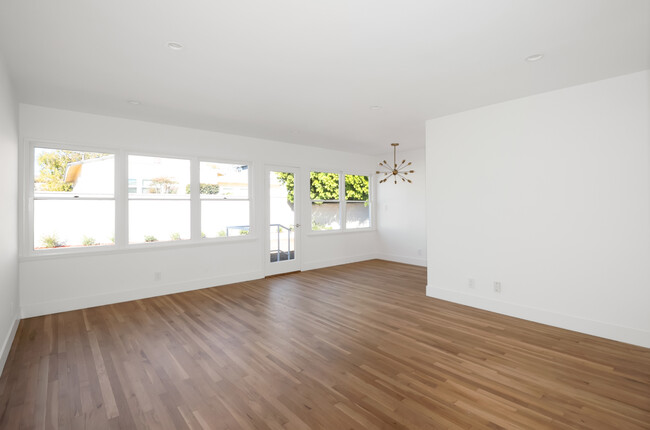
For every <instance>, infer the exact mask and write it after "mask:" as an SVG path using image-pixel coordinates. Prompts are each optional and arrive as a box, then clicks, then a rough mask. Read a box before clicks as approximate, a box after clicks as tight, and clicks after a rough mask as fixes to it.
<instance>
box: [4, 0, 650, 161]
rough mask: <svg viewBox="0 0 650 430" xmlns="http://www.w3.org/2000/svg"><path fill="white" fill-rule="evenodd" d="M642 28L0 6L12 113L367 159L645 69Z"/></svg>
mask: <svg viewBox="0 0 650 430" xmlns="http://www.w3.org/2000/svg"><path fill="white" fill-rule="evenodd" d="M649 27H650V1H648V0H489V1H487V0H428V1H427V0H393V1H386V0H322V1H318V2H317V1H313V0H273V1H269V0H231V1H223V0H222V1H216V0H193V1H180V0H56V1H52V0H0V51H1V52H2V54H3V55H4V57H5V59H6V62H7V63H8V65H9V69H10V72H11V74H12V77H13V80H14V83H15V86H16V90H17V94H18V98H19V100H20V101H21V102H25V103H32V104H37V105H43V106H52V107H58V108H63V109H71V110H79V111H85V112H92V113H98V114H105V115H113V116H120V117H126V118H133V119H141V120H146V121H156V122H162V123H169V124H177V125H183V126H189V127H196V128H204V129H209V130H216V131H223V132H227V133H235V134H242V135H248V136H256V137H263V138H267V139H274V140H282V141H287V142H294V143H299V144H304V145H315V146H323V147H329V148H333V149H343V150H348V151H353V152H360V153H369V154H376V153H383V152H388V151H390V146H389V143H390V142H401V143H402V146H401V148H403V149H410V148H416V147H422V146H424V123H425V120H427V119H431V118H434V117H438V116H441V115H446V114H449V113H454V112H459V111H463V110H467V109H471V108H475V107H478V106H482V105H486V104H491V103H496V102H499V101H504V100H509V99H513V98H517V97H522V96H526V95H530V94H535V93H539V92H544V91H548V90H553V89H557V88H563V87H566V86H570V85H575V84H579V83H584V82H589V81H594V80H598V79H603V78H607V77H611V76H616V75H620V74H625V73H630V72H635V71H639V70H643V69H647V68H650V36H649V32H648V31H649ZM172 41H174V42H179V43H182V44H183V45H184V46H185V49H183V50H181V51H172V50H170V49H169V48H168V47H167V43H168V42H172ZM538 52H543V53H544V54H545V58H544V59H543V60H542V61H539V62H536V63H527V62H526V61H524V58H525V57H527V56H529V55H531V54H535V53H538ZM130 99H137V100H139V101H141V102H142V104H141V105H140V106H134V105H131V104H129V103H127V100H130ZM373 105H379V106H382V109H379V110H372V109H370V106H373Z"/></svg>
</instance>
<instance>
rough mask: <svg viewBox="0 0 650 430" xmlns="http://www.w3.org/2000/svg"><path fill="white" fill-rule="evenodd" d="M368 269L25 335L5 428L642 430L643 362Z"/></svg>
mask: <svg viewBox="0 0 650 430" xmlns="http://www.w3.org/2000/svg"><path fill="white" fill-rule="evenodd" d="M425 283H426V270H425V269H424V268H421V267H415V266H408V265H402V264H397V263H389V262H386V261H380V260H373V261H368V262H363V263H356V264H349V265H345V266H338V267H332V268H326V269H320V270H314V271H309V272H303V273H296V274H291V275H287V276H279V277H273V278H267V279H262V280H258V281H252V282H244V283H240V284H233V285H228V286H222V287H217V288H211V289H205V290H199V291H193V292H188V293H182V294H174V295H169V296H164V297H157V298H152V299H147V300H138V301H134V302H128V303H120V304H115V305H110V306H102V307H97V308H92V309H86V310H82V311H74V312H66V313H61V314H56V315H48V316H44V317H38V318H30V319H25V320H23V321H21V323H20V326H19V329H18V333H17V335H16V339H15V340H14V344H13V346H12V349H11V352H10V356H9V360H8V362H7V365H6V368H5V370H4V373H3V375H2V377H1V378H0V428H2V429H18V428H29V429H32V428H35V429H40V428H64V429H68V428H74V429H81V428H88V429H103V428H124V429H130V428H170V429H171V428H174V429H184V428H191V429H200V428H223V429H226V428H227V429H236V428H254V429H334V430H335V429H348V428H359V429H375V428H386V429H419V428H433V429H444V428H508V429H514V428H525V429H544V428H549V429H566V428H578V429H606V428H612V429H641V428H646V429H647V428H650V349H644V348H640V347H635V346H631V345H626V344H622V343H617V342H613V341H608V340H604V339H600V338H596V337H591V336H587V335H582V334H578V333H574V332H570V331H566V330H561V329H557V328H552V327H548V326H544V325H540V324H535V323H531V322H527V321H523V320H518V319H515V318H509V317H505V316H502V315H497V314H493V313H489V312H485V311H480V310H476V309H472V308H468V307H464V306H460V305H455V304H452V303H447V302H443V301H440V300H436V299H431V298H427V297H426V296H425Z"/></svg>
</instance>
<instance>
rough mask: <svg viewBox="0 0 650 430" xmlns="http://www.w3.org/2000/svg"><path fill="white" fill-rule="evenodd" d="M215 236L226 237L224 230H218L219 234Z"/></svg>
mask: <svg viewBox="0 0 650 430" xmlns="http://www.w3.org/2000/svg"><path fill="white" fill-rule="evenodd" d="M217 236H219V237H226V230H219V232H218V233H217Z"/></svg>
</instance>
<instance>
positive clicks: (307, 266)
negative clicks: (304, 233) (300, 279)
mask: <svg viewBox="0 0 650 430" xmlns="http://www.w3.org/2000/svg"><path fill="white" fill-rule="evenodd" d="M375 258H379V257H378V256H377V254H363V255H355V256H351V257H341V258H333V259H330V260H319V261H311V262H309V263H303V264H302V270H303V271H307V270H314V269H322V268H323V267H330V266H339V265H341V264H349V263H358V262H359V261H366V260H374V259H375Z"/></svg>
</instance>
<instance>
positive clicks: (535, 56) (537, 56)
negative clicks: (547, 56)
mask: <svg viewBox="0 0 650 430" xmlns="http://www.w3.org/2000/svg"><path fill="white" fill-rule="evenodd" d="M542 58H544V54H533V55H530V56H528V57H526V61H528V62H529V63H534V62H535V61H539V60H541V59H542Z"/></svg>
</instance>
